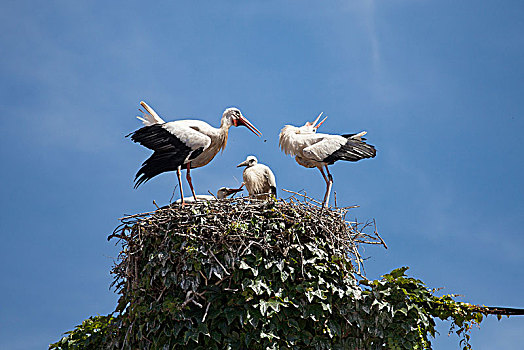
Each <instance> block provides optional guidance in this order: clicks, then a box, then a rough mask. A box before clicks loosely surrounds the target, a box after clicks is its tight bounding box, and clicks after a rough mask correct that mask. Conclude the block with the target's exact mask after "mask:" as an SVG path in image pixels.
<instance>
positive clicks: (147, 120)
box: [137, 101, 165, 126]
mask: <svg viewBox="0 0 524 350" xmlns="http://www.w3.org/2000/svg"><path fill="white" fill-rule="evenodd" d="M140 105H141V106H142V107H144V109H145V111H143V110H141V109H138V110H139V111H140V112H142V114H143V115H142V116H137V118H138V119H140V120H141V121H142V123H143V124H144V125H145V126H150V125H154V124H164V123H165V121H164V120H163V119H162V118H160V116H159V115H158V114H157V113H156V112H155V110H154V109H153V108H151V107H150V106H149V105H148V104H147V103H145V102H144V101H140Z"/></svg>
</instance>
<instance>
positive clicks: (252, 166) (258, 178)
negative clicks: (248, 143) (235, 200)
mask: <svg viewBox="0 0 524 350" xmlns="http://www.w3.org/2000/svg"><path fill="white" fill-rule="evenodd" d="M243 166H245V167H246V168H245V169H244V172H243V174H242V177H243V179H244V184H245V185H246V189H247V191H248V192H249V196H251V197H253V198H256V199H263V200H267V199H269V198H271V195H273V196H274V197H276V196H277V182H276V180H275V175H274V174H273V172H272V171H271V169H269V167H268V166H267V165H264V164H259V163H258V160H257V158H256V157H255V156H248V157H247V158H246V160H245V161H243V162H242V163H240V164H238V165H237V168H239V167H243Z"/></svg>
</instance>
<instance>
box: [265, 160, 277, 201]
mask: <svg viewBox="0 0 524 350" xmlns="http://www.w3.org/2000/svg"><path fill="white" fill-rule="evenodd" d="M265 168H266V169H265V170H266V171H265V176H266V180H267V182H268V184H269V190H270V192H271V193H272V194H273V195H275V197H276V195H277V180H276V179H275V174H273V172H272V171H271V169H270V168H269V167H268V166H265Z"/></svg>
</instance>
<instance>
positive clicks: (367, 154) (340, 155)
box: [323, 133, 377, 164]
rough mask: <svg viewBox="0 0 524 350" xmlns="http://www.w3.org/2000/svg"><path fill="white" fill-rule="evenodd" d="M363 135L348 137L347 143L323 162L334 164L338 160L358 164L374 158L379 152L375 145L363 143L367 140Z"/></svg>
mask: <svg viewBox="0 0 524 350" xmlns="http://www.w3.org/2000/svg"><path fill="white" fill-rule="evenodd" d="M361 134H362V133H360V134H357V135H353V136H350V137H348V138H347V141H346V142H345V143H344V144H343V145H342V146H341V147H340V148H339V149H337V150H336V151H335V152H333V153H331V154H330V155H329V156H327V157H326V158H324V159H323V162H324V163H328V164H333V163H334V162H336V161H337V160H347V161H350V162H356V161H359V160H361V159H364V158H374V157H375V156H376V154H377V150H376V149H375V147H374V146H373V145H369V144H367V143H365V142H364V141H362V140H365V139H364V138H362V137H361ZM355 136H356V137H355Z"/></svg>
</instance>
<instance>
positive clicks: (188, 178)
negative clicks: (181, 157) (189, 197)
mask: <svg viewBox="0 0 524 350" xmlns="http://www.w3.org/2000/svg"><path fill="white" fill-rule="evenodd" d="M186 169H187V171H186V179H187V183H188V184H189V187H190V188H191V193H192V194H193V198H195V202H196V201H197V197H196V194H195V189H194V188H193V182H192V181H191V175H190V174H189V170H190V169H191V162H189V163H187V168H186Z"/></svg>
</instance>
